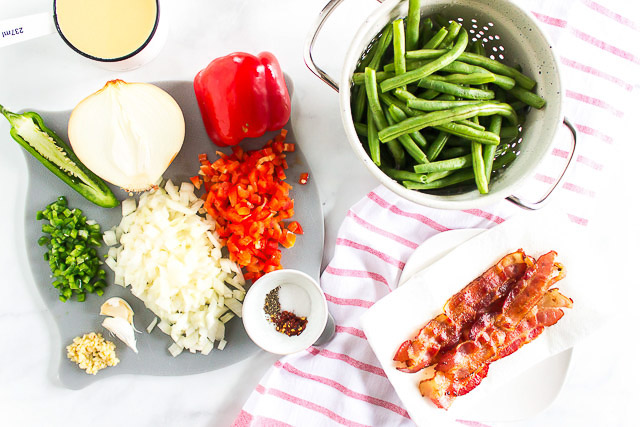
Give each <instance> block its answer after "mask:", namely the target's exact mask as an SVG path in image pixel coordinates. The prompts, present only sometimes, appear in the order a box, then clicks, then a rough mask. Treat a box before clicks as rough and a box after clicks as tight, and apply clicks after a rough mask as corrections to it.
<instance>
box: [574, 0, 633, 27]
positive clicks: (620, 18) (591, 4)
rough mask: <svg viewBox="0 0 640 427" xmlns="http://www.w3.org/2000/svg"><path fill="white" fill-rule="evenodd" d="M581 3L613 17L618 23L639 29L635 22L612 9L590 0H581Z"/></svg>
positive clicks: (608, 16)
mask: <svg viewBox="0 0 640 427" xmlns="http://www.w3.org/2000/svg"><path fill="white" fill-rule="evenodd" d="M582 3H584V4H585V5H586V6H587V7H588V8H590V9H593V10H595V11H596V12H598V13H600V14H602V15H604V16H606V17H607V18H611V19H613V20H614V21H616V22H617V23H618V24H622V25H626V26H627V27H629V28H633V29H634V30H636V31H640V26H638V24H636V23H635V22H633V21H632V20H630V19H627V18H625V17H624V16H622V15H619V14H617V13H615V12H614V11H612V10H609V9H607V8H606V7H604V6H602V5H601V4H599V3H596V2H594V1H591V0H582Z"/></svg>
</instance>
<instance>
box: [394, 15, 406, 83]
mask: <svg viewBox="0 0 640 427" xmlns="http://www.w3.org/2000/svg"><path fill="white" fill-rule="evenodd" d="M404 53H405V36H404V19H396V20H395V21H393V66H394V71H395V73H396V76H399V75H401V74H404V73H406V72H407V64H406V59H405V57H404Z"/></svg>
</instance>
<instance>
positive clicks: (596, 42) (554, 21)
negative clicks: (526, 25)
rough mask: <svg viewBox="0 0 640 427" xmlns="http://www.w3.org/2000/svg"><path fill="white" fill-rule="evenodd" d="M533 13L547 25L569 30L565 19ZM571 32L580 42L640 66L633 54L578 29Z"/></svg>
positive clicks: (638, 60) (639, 60)
mask: <svg viewBox="0 0 640 427" xmlns="http://www.w3.org/2000/svg"><path fill="white" fill-rule="evenodd" d="M531 13H533V15H534V16H535V17H536V18H537V19H538V20H539V21H540V22H543V23H545V24H548V25H553V26H555V27H560V28H567V27H568V26H567V21H565V20H564V19H560V18H554V17H552V16H548V15H543V14H541V13H537V12H533V11H532V12H531ZM569 30H570V31H571V34H573V35H574V36H576V37H577V38H579V39H580V40H582V41H584V42H587V43H589V44H590V45H593V46H595V47H597V48H599V49H602V50H604V51H605V52H609V53H611V54H613V55H616V56H619V57H620V58H623V59H626V60H628V61H631V62H633V63H635V64H640V58H636V57H635V56H634V55H632V54H631V53H629V52H627V51H626V50H622V49H620V48H619V47H616V46H613V45H610V44H608V43H605V42H604V41H602V40H600V39H597V38H595V37H593V36H592V35H590V34H587V33H585V32H582V31H580V30H578V29H577V28H573V27H570V28H569Z"/></svg>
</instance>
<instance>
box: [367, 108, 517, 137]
mask: <svg viewBox="0 0 640 427" xmlns="http://www.w3.org/2000/svg"><path fill="white" fill-rule="evenodd" d="M493 114H500V115H502V116H506V117H507V118H508V119H509V120H510V121H511V122H512V123H515V122H516V121H517V116H516V114H515V111H513V109H512V108H511V106H509V104H505V103H493V102H484V103H482V104H476V105H464V106H461V107H456V108H452V109H450V110H443V111H433V112H431V113H426V114H422V115H419V116H415V117H410V118H408V119H406V120H403V121H402V122H400V123H396V124H395V125H391V126H389V127H387V128H384V129H381V130H380V132H379V136H380V140H381V141H382V142H385V141H388V140H391V139H394V138H397V137H398V135H404V134H407V133H411V132H414V131H417V130H421V129H424V128H425V127H428V126H439V125H443V124H447V123H450V122H455V121H458V120H464V119H468V118H471V117H474V116H489V115H493ZM465 127H468V126H465ZM474 130H475V129H474ZM494 136H495V137H496V139H497V141H496V142H495V143H496V144H498V143H499V142H500V137H499V136H498V135H494Z"/></svg>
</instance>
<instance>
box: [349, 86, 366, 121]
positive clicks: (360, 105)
mask: <svg viewBox="0 0 640 427" xmlns="http://www.w3.org/2000/svg"><path fill="white" fill-rule="evenodd" d="M353 99H354V101H353V107H352V108H353V120H354V121H356V122H359V121H360V120H362V116H363V115H364V111H365V109H366V108H367V106H366V102H367V92H366V90H365V88H364V87H362V86H360V87H358V88H356V96H355V97H354V98H353Z"/></svg>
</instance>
